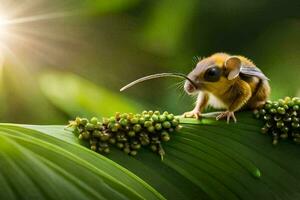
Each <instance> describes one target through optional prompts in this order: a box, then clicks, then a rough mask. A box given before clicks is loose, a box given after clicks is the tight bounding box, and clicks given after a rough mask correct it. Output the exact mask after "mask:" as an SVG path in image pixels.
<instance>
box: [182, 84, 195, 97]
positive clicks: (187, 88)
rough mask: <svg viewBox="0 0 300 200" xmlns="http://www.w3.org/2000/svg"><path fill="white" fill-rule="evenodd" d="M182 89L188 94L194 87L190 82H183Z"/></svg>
mask: <svg viewBox="0 0 300 200" xmlns="http://www.w3.org/2000/svg"><path fill="white" fill-rule="evenodd" d="M184 90H185V91H186V92H187V93H188V94H191V93H193V92H194V91H195V90H196V88H195V87H194V86H193V85H192V84H191V83H190V82H188V81H187V82H185V84H184Z"/></svg>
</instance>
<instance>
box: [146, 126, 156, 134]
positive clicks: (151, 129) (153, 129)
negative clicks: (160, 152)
mask: <svg viewBox="0 0 300 200" xmlns="http://www.w3.org/2000/svg"><path fill="white" fill-rule="evenodd" d="M147 130H148V131H149V132H150V133H153V132H154V131H155V127H154V126H149V127H148V128H147Z"/></svg>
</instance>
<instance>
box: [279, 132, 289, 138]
mask: <svg viewBox="0 0 300 200" xmlns="http://www.w3.org/2000/svg"><path fill="white" fill-rule="evenodd" d="M288 137H289V135H288V134H287V133H283V134H281V135H280V138H282V139H286V138H288Z"/></svg>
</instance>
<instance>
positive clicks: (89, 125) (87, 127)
mask: <svg viewBox="0 0 300 200" xmlns="http://www.w3.org/2000/svg"><path fill="white" fill-rule="evenodd" d="M85 128H86V130H88V131H92V130H94V124H91V123H87V125H86V126H85Z"/></svg>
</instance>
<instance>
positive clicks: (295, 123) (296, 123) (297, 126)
mask: <svg viewBox="0 0 300 200" xmlns="http://www.w3.org/2000/svg"><path fill="white" fill-rule="evenodd" d="M291 125H292V127H293V128H299V127H300V124H299V123H298V122H292V124H291Z"/></svg>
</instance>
